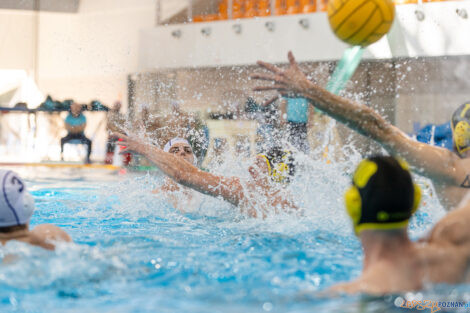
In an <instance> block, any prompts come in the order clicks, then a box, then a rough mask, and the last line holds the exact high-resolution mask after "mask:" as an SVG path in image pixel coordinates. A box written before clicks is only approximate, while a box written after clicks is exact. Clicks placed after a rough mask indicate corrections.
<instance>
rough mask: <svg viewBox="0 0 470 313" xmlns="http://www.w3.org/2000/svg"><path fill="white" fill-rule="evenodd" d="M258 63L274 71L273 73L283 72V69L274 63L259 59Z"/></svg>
mask: <svg viewBox="0 0 470 313" xmlns="http://www.w3.org/2000/svg"><path fill="white" fill-rule="evenodd" d="M256 63H258V65H259V66H261V67H263V68H265V69H267V70H268V71H270V72H273V73H276V74H280V73H281V69H280V68H278V67H277V66H274V65H272V64H271V63H267V62H263V61H258V62H256Z"/></svg>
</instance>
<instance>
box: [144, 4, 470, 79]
mask: <svg viewBox="0 0 470 313" xmlns="http://www.w3.org/2000/svg"><path fill="white" fill-rule="evenodd" d="M462 9H466V12H468V13H470V2H468V1H466V2H464V1H455V2H454V1H446V2H433V3H425V4H424V5H422V6H418V5H399V6H396V19H395V22H394V24H393V27H392V30H391V31H390V33H389V35H388V36H387V37H386V38H383V39H381V40H380V41H379V42H377V43H375V44H373V45H371V46H369V47H367V49H366V52H365V54H364V57H365V58H366V59H367V58H374V59H389V58H392V57H416V56H443V55H462V54H470V41H469V40H468V34H470V19H468V18H462V17H461V16H459V15H458V14H457V13H456V11H457V10H462ZM416 10H422V11H423V12H424V16H425V18H424V20H423V21H418V19H417V18H416V14H415V11H416ZM302 19H304V20H306V21H308V23H309V27H308V28H303V27H301V25H300V24H299V22H300V21H301V20H302ZM266 22H273V23H274V31H271V32H270V31H268V30H267V28H266V26H265V24H266ZM236 24H238V25H240V26H241V33H240V34H237V33H236V32H235V31H234V29H233V27H234V25H236ZM204 28H210V30H211V34H210V35H209V36H204V35H203V34H202V33H201V31H202V30H203V29H204ZM175 31H179V32H181V37H179V38H177V37H174V36H172V33H174V32H175ZM345 48H346V45H345V44H343V43H342V42H341V41H340V40H339V39H337V38H336V37H335V35H334V34H333V32H332V31H331V29H330V26H329V23H328V19H327V16H326V13H312V14H305V15H292V16H277V17H265V18H255V19H241V20H237V21H233V20H232V21H218V22H211V23H195V24H186V25H169V26H161V27H158V28H152V29H146V30H144V31H142V35H141V59H140V67H141V69H143V70H150V69H154V68H181V67H203V66H227V65H249V64H254V63H255V62H256V61H257V60H260V59H261V60H265V61H269V62H275V63H281V62H282V63H284V62H286V53H287V51H288V50H292V51H293V52H294V54H295V55H296V57H297V59H298V60H299V61H324V60H337V59H339V58H341V56H342V53H343V51H344V49H345ZM162 51H164V53H162Z"/></svg>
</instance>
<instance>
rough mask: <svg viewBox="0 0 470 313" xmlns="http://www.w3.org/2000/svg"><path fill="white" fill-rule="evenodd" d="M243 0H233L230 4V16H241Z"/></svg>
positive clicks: (234, 17) (235, 17)
mask: <svg viewBox="0 0 470 313" xmlns="http://www.w3.org/2000/svg"><path fill="white" fill-rule="evenodd" d="M242 1H243V0H233V4H232V18H233V19H237V18H242V17H243V2H242Z"/></svg>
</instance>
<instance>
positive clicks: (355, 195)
mask: <svg viewBox="0 0 470 313" xmlns="http://www.w3.org/2000/svg"><path fill="white" fill-rule="evenodd" d="M420 198H421V190H420V188H419V186H418V185H416V184H413V181H412V178H411V175H410V172H409V170H408V165H407V164H406V163H405V162H404V161H397V160H396V159H394V158H392V157H385V156H376V157H371V158H368V159H366V160H363V161H362V162H361V163H360V164H359V166H358V167H357V169H356V172H355V173H354V176H353V179H352V187H351V188H350V189H348V190H347V191H346V193H345V203H346V209H347V213H348V215H349V216H350V217H351V219H352V222H353V226H354V231H355V233H356V235H357V236H358V237H359V240H360V242H361V244H362V247H363V251H364V265H363V270H362V274H361V276H360V277H359V278H357V279H355V280H354V281H352V282H348V283H341V284H338V285H336V286H333V288H332V291H335V292H345V293H368V294H375V295H383V294H388V293H400V292H406V291H415V290H420V289H422V288H423V287H424V286H425V285H426V284H428V283H447V284H457V283H460V282H464V281H465V276H466V275H465V274H466V273H467V272H468V269H469V260H470V228H469V227H468V225H469V224H470V202H467V203H466V204H465V205H464V206H462V207H461V208H459V209H457V210H454V211H452V212H450V213H448V214H447V216H445V217H444V218H442V219H441V220H440V221H439V222H438V223H437V224H436V225H435V226H434V228H433V229H432V230H431V235H430V236H429V238H425V239H423V240H421V241H419V242H412V241H411V240H410V238H409V237H408V233H407V228H408V221H409V219H410V218H411V216H412V215H413V214H414V212H415V211H416V210H417V209H418V206H419V202H420Z"/></svg>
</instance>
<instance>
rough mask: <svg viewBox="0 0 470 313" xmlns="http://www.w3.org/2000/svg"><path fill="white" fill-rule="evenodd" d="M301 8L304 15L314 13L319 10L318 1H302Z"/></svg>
mask: <svg viewBox="0 0 470 313" xmlns="http://www.w3.org/2000/svg"><path fill="white" fill-rule="evenodd" d="M300 8H301V11H302V13H312V12H315V11H316V10H317V1H316V0H300Z"/></svg>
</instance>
